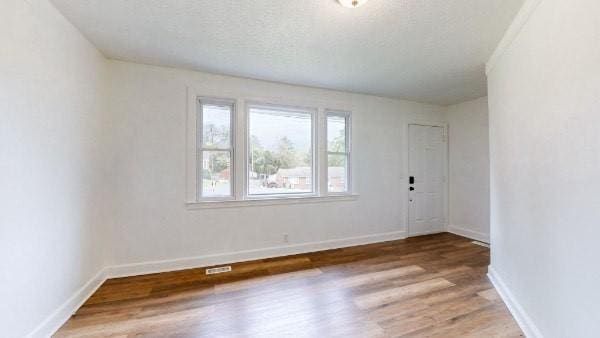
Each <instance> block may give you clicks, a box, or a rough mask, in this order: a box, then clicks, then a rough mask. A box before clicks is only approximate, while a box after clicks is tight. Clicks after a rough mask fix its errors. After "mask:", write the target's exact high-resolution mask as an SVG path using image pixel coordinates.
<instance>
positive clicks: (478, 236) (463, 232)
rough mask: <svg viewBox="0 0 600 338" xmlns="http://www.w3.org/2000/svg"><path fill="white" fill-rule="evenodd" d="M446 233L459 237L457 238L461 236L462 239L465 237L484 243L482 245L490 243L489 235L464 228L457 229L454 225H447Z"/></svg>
mask: <svg viewBox="0 0 600 338" xmlns="http://www.w3.org/2000/svg"><path fill="white" fill-rule="evenodd" d="M448 232H451V233H453V234H456V235H459V236H463V237H467V238H470V239H474V240H477V241H480V242H484V243H488V244H489V243H490V235H489V234H486V233H483V232H479V231H473V230H470V229H467V228H464V227H459V226H456V225H448Z"/></svg>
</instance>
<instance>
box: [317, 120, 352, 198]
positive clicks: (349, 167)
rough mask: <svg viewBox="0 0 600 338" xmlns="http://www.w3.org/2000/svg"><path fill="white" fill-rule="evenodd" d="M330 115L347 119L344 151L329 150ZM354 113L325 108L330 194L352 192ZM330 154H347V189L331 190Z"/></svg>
mask: <svg viewBox="0 0 600 338" xmlns="http://www.w3.org/2000/svg"><path fill="white" fill-rule="evenodd" d="M330 116H337V117H343V118H344V121H345V126H344V132H345V138H346V140H345V142H346V143H345V147H344V148H345V149H344V152H335V151H329V135H328V132H327V131H328V127H329V126H328V123H329V119H328V118H329V117H330ZM351 131H352V113H351V112H349V111H340V110H333V109H325V171H326V173H327V174H326V176H325V180H326V183H325V189H324V191H325V193H326V194H327V195H329V196H335V195H350V194H352V137H351ZM329 155H344V156H346V177H345V178H344V180H345V183H346V191H340V192H331V191H329Z"/></svg>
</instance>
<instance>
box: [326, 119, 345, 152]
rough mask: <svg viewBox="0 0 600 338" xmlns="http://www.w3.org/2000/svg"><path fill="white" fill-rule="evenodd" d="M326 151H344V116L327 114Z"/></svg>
mask: <svg viewBox="0 0 600 338" xmlns="http://www.w3.org/2000/svg"><path fill="white" fill-rule="evenodd" d="M327 151H330V152H337V153H343V152H345V151H346V118H345V117H344V116H336V115H328V116H327Z"/></svg>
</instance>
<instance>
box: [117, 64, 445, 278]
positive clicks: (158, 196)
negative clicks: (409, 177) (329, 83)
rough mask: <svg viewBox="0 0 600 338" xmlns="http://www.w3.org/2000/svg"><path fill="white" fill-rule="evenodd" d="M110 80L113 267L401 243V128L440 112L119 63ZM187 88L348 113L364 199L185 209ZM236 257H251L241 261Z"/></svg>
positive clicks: (373, 99)
mask: <svg viewBox="0 0 600 338" xmlns="http://www.w3.org/2000/svg"><path fill="white" fill-rule="evenodd" d="M110 73H111V91H110V98H111V105H110V109H111V111H112V112H113V113H114V115H115V122H114V126H115V129H116V133H115V135H114V138H115V141H116V142H117V144H119V148H118V149H117V153H116V161H115V170H116V173H117V182H116V187H117V190H116V192H115V194H114V199H115V201H116V204H117V205H118V207H117V210H116V226H115V228H114V229H113V242H114V243H116V245H115V247H114V248H113V250H112V251H111V252H112V254H113V255H112V258H111V259H112V261H111V262H112V263H113V264H129V263H140V262H150V261H160V260H172V259H177V258H189V257H198V256H204V255H213V254H221V253H232V252H239V251H244V250H259V252H258V253H257V252H254V253H252V254H253V255H256V254H260V253H261V252H263V251H261V250H262V249H265V248H272V247H279V246H294V245H301V246H300V247H296V248H295V249H289V250H288V249H282V250H276V251H270V252H275V253H277V254H281V253H286V252H291V251H293V250H300V249H306V248H307V247H315V246H314V244H315V243H321V242H322V241H330V240H333V241H336V240H341V239H348V238H355V237H357V236H358V237H360V236H368V237H367V238H362V240H367V239H370V240H382V239H390V238H398V237H400V236H403V235H404V234H405V230H406V224H405V213H404V208H405V205H404V203H405V202H404V196H406V193H405V192H406V181H405V176H403V173H402V168H403V154H405V153H406V152H405V145H404V143H403V142H404V140H403V137H404V134H403V132H404V131H403V127H402V126H403V123H404V121H405V119H406V118H409V117H418V118H421V119H433V120H436V121H440V120H442V118H443V115H442V114H441V113H440V111H443V108H441V107H437V106H431V105H423V104H417V103H411V102H406V101H400V100H392V99H384V98H378V97H374V96H367V95H357V94H350V93H343V92H335V91H328V90H322V89H314V88H306V87H296V86H288V85H282V84H275V83H269V82H263V81H254V80H246V79H240V78H234V77H227V76H217V75H210V74H205V73H199V72H192V71H186V70H176V69H171V68H160V67H153V66H146V65H140V64H133V63H127V62H120V61H110ZM187 86H193V87H195V88H198V89H199V90H200V91H202V90H204V89H205V90H206V91H207V93H209V94H211V95H218V96H221V97H232V98H237V97H246V98H248V97H250V98H265V100H268V99H269V98H276V99H279V100H284V101H285V100H288V99H289V100H290V102H294V103H295V102H320V103H323V104H325V105H328V106H330V107H331V108H336V107H339V106H342V107H348V108H350V109H351V110H352V113H353V116H352V121H353V126H354V130H353V143H354V144H353V145H354V148H353V150H354V159H355V161H354V177H355V178H356V180H357V181H356V182H355V183H356V185H357V189H358V192H359V193H360V197H359V199H358V200H357V201H344V202H331V203H324V204H301V205H279V206H267V207H264V206H261V207H246V208H228V209H203V210H187V209H186V207H185V205H184V202H185V168H186V167H185V163H186V162H185V140H186V137H185V130H186V121H185V118H186V87H187ZM309 104H310V103H309ZM283 234H288V235H289V242H290V243H289V244H286V243H283ZM351 242H352V241H350V242H345V243H351ZM307 243H308V244H310V245H308V246H303V244H307ZM335 243H341V242H335ZM321 244H322V243H321ZM330 244H332V245H333V244H334V243H330ZM240 257H242V258H243V257H248V255H241V256H235V258H236V259H239V258H240ZM217 260H218V258H217ZM198 262H204V261H203V260H193V259H192V260H189V261H186V260H184V262H183V263H182V265H183V266H185V265H186V264H194V263H198ZM166 266H167V267H168V266H172V265H169V264H167V265H166ZM143 270H144V269H143V268H142V271H143ZM127 271H131V270H127Z"/></svg>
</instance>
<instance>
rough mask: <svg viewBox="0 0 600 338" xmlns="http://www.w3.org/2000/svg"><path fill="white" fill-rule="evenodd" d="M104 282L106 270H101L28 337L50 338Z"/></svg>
mask: <svg viewBox="0 0 600 338" xmlns="http://www.w3.org/2000/svg"><path fill="white" fill-rule="evenodd" d="M105 280H106V269H101V270H100V271H98V273H97V274H96V275H95V276H94V277H92V278H91V279H90V280H89V281H88V282H87V283H85V285H83V286H82V287H81V288H79V290H77V291H75V293H74V294H73V295H72V296H71V298H69V299H67V301H66V302H64V303H63V304H62V305H61V306H60V307H59V308H58V309H56V310H55V311H54V312H53V313H52V314H51V315H50V316H48V317H47V318H46V320H44V321H43V322H42V323H41V324H40V325H38V327H36V328H35V329H34V330H33V331H32V332H31V333H30V334H29V335H28V337H32V338H37V337H40V338H42V337H43V338H46V337H50V336H52V335H53V334H54V333H55V332H56V331H58V329H60V327H61V326H62V325H63V324H64V323H65V322H66V321H67V320H68V319H69V318H71V315H72V314H74V313H75V311H77V309H79V308H80V307H81V305H83V303H85V301H86V300H88V298H90V296H92V294H94V292H96V290H97V289H98V288H99V287H100V285H102V283H104V281H105Z"/></svg>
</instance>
